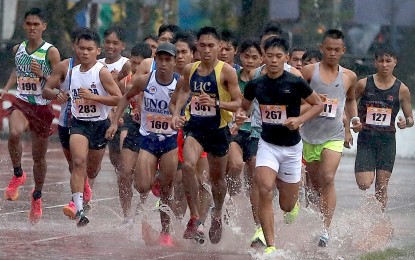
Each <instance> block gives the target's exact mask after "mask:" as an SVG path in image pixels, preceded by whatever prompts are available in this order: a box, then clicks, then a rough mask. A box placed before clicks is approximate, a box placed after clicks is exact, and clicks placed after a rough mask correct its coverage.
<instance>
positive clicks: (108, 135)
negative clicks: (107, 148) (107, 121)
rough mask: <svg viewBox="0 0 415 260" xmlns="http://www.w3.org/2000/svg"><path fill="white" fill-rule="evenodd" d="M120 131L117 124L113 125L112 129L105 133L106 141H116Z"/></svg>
mask: <svg viewBox="0 0 415 260" xmlns="http://www.w3.org/2000/svg"><path fill="white" fill-rule="evenodd" d="M117 130H118V125H117V124H111V125H110V127H109V128H108V129H107V132H106V133H105V139H107V140H112V139H114V136H115V133H116V132H117Z"/></svg>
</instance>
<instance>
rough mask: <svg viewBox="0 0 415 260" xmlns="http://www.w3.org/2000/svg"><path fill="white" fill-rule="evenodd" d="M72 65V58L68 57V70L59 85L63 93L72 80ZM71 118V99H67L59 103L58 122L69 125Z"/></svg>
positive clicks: (66, 91) (68, 87)
mask: <svg viewBox="0 0 415 260" xmlns="http://www.w3.org/2000/svg"><path fill="white" fill-rule="evenodd" d="M73 65H74V59H73V58H69V65H68V71H67V72H66V76H65V80H64V81H63V82H62V84H61V86H60V90H61V91H62V92H64V93H68V94H69V92H70V86H71V81H72V73H71V71H72V68H73ZM70 118H71V99H68V101H66V102H65V103H62V104H61V112H60V114H59V122H58V124H59V125H60V126H63V127H69V119H70Z"/></svg>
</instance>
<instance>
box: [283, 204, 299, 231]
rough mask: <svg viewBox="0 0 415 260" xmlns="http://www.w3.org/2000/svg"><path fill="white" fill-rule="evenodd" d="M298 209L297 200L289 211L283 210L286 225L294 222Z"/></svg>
mask: <svg viewBox="0 0 415 260" xmlns="http://www.w3.org/2000/svg"><path fill="white" fill-rule="evenodd" d="M299 211H300V203H299V202H298V200H297V202H296V203H295V206H294V208H293V209H292V210H291V211H290V212H285V213H284V223H285V224H287V225H290V224H292V223H294V221H295V219H296V218H297V216H298V212H299Z"/></svg>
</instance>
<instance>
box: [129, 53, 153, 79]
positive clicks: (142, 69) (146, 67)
mask: <svg viewBox="0 0 415 260" xmlns="http://www.w3.org/2000/svg"><path fill="white" fill-rule="evenodd" d="M152 62H153V58H147V59H145V60H143V61H142V62H141V63H140V65H138V68H137V72H136V73H135V74H134V76H136V75H137V77H138V76H141V75H145V74H147V73H149V72H150V70H151V63H152Z"/></svg>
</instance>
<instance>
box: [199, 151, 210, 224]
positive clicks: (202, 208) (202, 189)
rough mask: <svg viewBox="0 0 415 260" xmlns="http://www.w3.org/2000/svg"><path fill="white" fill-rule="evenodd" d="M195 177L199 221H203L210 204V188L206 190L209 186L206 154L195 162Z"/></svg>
mask: <svg viewBox="0 0 415 260" xmlns="http://www.w3.org/2000/svg"><path fill="white" fill-rule="evenodd" d="M197 173H198V176H197V179H198V182H199V199H198V212H199V217H200V221H201V222H202V223H205V221H206V218H207V215H208V213H209V209H210V207H211V206H212V196H211V195H210V192H211V190H207V188H208V187H209V186H210V180H209V162H208V159H207V156H204V157H203V156H202V157H200V158H199V161H198V162H197Z"/></svg>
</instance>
